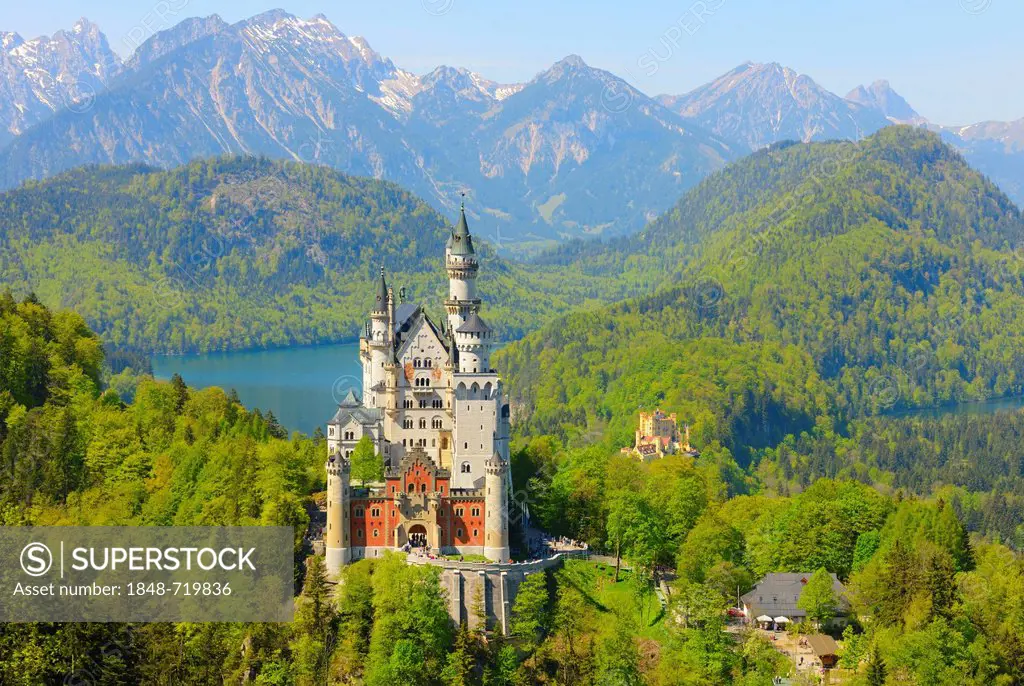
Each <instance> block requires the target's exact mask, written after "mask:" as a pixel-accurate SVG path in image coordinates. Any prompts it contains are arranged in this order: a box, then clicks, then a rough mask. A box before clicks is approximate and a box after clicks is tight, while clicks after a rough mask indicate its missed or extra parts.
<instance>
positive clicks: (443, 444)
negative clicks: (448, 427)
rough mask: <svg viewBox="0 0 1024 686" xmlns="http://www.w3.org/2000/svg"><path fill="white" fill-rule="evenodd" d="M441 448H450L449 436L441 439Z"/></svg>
mask: <svg viewBox="0 0 1024 686" xmlns="http://www.w3.org/2000/svg"><path fill="white" fill-rule="evenodd" d="M441 450H448V439H447V438H442V439H441Z"/></svg>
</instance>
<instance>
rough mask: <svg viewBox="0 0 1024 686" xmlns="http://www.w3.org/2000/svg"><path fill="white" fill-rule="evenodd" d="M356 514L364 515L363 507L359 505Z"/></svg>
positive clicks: (357, 515) (358, 515)
mask: <svg viewBox="0 0 1024 686" xmlns="http://www.w3.org/2000/svg"><path fill="white" fill-rule="evenodd" d="M355 516H356V517H362V516H363V508H361V507H357V508H356V514H355Z"/></svg>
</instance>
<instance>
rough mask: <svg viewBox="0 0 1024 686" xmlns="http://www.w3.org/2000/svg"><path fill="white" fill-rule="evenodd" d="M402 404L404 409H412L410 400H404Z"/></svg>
mask: <svg viewBox="0 0 1024 686" xmlns="http://www.w3.org/2000/svg"><path fill="white" fill-rule="evenodd" d="M402 406H403V407H404V408H405V409H407V410H411V409H412V401H411V400H406V401H405V402H403V403H402Z"/></svg>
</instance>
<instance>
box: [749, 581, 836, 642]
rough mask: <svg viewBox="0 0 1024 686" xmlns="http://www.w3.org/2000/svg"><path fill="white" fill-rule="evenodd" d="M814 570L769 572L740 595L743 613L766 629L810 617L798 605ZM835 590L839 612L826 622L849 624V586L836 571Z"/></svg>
mask: <svg viewBox="0 0 1024 686" xmlns="http://www.w3.org/2000/svg"><path fill="white" fill-rule="evenodd" d="M811 576H812V573H811V572H793V573H791V572H783V573H774V574H768V575H766V576H765V577H764V578H763V579H761V580H760V581H759V582H757V585H756V586H754V588H753V589H752V590H751V591H750V592H749V593H747V594H745V595H743V596H742V597H741V598H740V601H741V602H742V603H743V616H744V617H745V618H746V621H747V623H756V624H757V625H758V626H760V627H761V628H762V629H783V628H785V627H786V625H787V624H790V623H796V624H798V623H800V622H803V621H804V620H806V619H807V612H806V611H805V610H802V609H800V608H799V607H797V603H798V601H799V600H800V594H801V593H803V590H804V586H806V585H807V582H808V581H810V580H811ZM831 576H832V590H833V591H834V592H835V594H836V598H837V599H838V601H839V602H838V606H837V607H836V616H835V617H833V618H832V619H831V620H829V621H828V622H826V623H825V626H826V627H842V626H845V625H846V615H847V614H848V613H849V611H850V603H849V601H848V600H847V597H846V587H845V586H843V584H842V583H840V582H839V579H838V578H837V577H836V575H835V574H832V575H831Z"/></svg>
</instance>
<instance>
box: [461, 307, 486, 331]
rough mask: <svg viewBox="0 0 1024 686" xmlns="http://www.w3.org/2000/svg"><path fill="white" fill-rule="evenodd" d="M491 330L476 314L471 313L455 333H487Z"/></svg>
mask: <svg viewBox="0 0 1024 686" xmlns="http://www.w3.org/2000/svg"><path fill="white" fill-rule="evenodd" d="M490 330H491V327H489V326H487V322H485V321H484V320H483V319H481V318H480V315H478V314H477V313H476V312H473V313H472V314H470V315H469V317H467V318H466V321H465V322H463V323H462V326H460V327H459V328H457V329H455V332H456V333H487V332H488V331H490Z"/></svg>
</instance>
